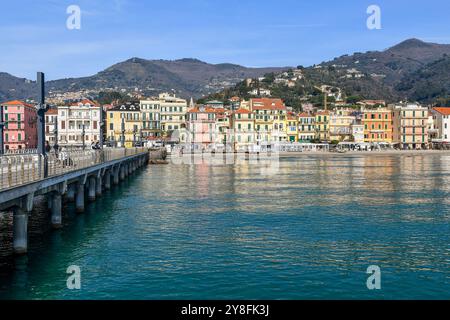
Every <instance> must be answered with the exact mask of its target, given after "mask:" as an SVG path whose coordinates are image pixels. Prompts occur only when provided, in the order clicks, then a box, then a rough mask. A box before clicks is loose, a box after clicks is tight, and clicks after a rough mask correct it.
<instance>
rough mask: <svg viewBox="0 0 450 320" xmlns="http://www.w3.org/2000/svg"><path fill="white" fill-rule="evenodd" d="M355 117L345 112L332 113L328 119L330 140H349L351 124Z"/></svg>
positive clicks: (351, 134) (351, 132)
mask: <svg viewBox="0 0 450 320" xmlns="http://www.w3.org/2000/svg"><path fill="white" fill-rule="evenodd" d="M355 121H356V117H355V116H351V115H349V114H347V113H343V114H332V115H330V120H329V132H330V136H329V140H330V141H339V142H342V141H351V140H352V137H353V129H352V125H353V123H355Z"/></svg>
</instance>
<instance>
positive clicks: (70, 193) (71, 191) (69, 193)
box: [67, 184, 76, 202]
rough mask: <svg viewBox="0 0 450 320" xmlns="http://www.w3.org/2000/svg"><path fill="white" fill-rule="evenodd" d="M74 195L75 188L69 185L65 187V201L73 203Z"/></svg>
mask: <svg viewBox="0 0 450 320" xmlns="http://www.w3.org/2000/svg"><path fill="white" fill-rule="evenodd" d="M75 194H76V186H75V185H74V184H71V185H69V186H68V187H67V201H69V202H74V201H75Z"/></svg>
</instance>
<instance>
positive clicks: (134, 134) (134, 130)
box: [133, 127, 137, 147]
mask: <svg viewBox="0 0 450 320" xmlns="http://www.w3.org/2000/svg"><path fill="white" fill-rule="evenodd" d="M136 133H137V128H136V127H134V129H133V147H136Z"/></svg>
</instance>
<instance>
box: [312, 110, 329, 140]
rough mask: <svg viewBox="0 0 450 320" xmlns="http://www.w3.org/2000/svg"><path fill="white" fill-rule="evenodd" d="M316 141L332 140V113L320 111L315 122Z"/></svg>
mask: <svg viewBox="0 0 450 320" xmlns="http://www.w3.org/2000/svg"><path fill="white" fill-rule="evenodd" d="M315 128H316V137H315V138H316V139H318V140H319V141H328V140H329V138H330V112H329V111H319V112H317V114H316V120H315Z"/></svg>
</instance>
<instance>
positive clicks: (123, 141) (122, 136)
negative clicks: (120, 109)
mask: <svg viewBox="0 0 450 320" xmlns="http://www.w3.org/2000/svg"><path fill="white" fill-rule="evenodd" d="M120 140H121V143H122V148H125V114H123V116H122V135H121V136H120Z"/></svg>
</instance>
